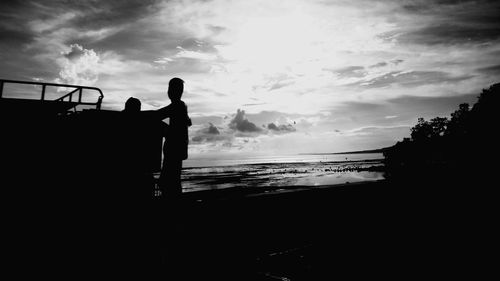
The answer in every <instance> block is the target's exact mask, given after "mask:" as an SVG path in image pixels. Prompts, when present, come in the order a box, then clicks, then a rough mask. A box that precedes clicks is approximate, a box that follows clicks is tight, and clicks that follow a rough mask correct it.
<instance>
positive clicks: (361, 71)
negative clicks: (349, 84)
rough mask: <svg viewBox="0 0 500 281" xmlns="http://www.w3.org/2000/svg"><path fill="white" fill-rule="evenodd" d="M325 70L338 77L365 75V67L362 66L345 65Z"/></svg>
mask: <svg viewBox="0 0 500 281" xmlns="http://www.w3.org/2000/svg"><path fill="white" fill-rule="evenodd" d="M325 70H327V71H330V72H332V73H333V74H335V75H337V76H338V77H340V78H349V77H357V78H359V77H364V76H365V75H366V71H365V68H364V67H363V66H357V65H353V66H347V67H343V68H338V69H325Z"/></svg>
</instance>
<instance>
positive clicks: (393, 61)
mask: <svg viewBox="0 0 500 281" xmlns="http://www.w3.org/2000/svg"><path fill="white" fill-rule="evenodd" d="M402 62H404V60H400V59H397V60H391V63H393V64H395V65H398V64H400V63H402Z"/></svg>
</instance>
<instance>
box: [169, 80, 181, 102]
mask: <svg viewBox="0 0 500 281" xmlns="http://www.w3.org/2000/svg"><path fill="white" fill-rule="evenodd" d="M182 92H184V81H183V80H182V79H180V78H177V77H176V78H172V79H171V80H170V82H168V98H169V99H171V100H180V99H181V97H182Z"/></svg>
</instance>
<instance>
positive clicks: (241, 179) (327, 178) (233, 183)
mask: <svg viewBox="0 0 500 281" xmlns="http://www.w3.org/2000/svg"><path fill="white" fill-rule="evenodd" d="M383 178H384V177H383V163H382V160H380V159H374V160H358V161H335V162H323V161H318V162H299V163H262V164H245V165H232V166H220V167H197V168H185V169H183V175H182V181H183V189H184V191H185V192H192V191H201V190H214V189H224V188H232V187H238V188H255V187H259V188H260V187H292V186H319V185H335V184H342V183H352V182H362V181H375V180H381V179H383Z"/></svg>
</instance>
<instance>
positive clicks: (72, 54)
mask: <svg viewBox="0 0 500 281" xmlns="http://www.w3.org/2000/svg"><path fill="white" fill-rule="evenodd" d="M70 48H71V50H70V51H69V52H67V53H65V54H64V57H66V58H67V59H69V60H75V59H78V58H79V57H81V56H83V54H85V52H84V51H83V47H82V46H80V45H78V44H73V45H71V46H70Z"/></svg>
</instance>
